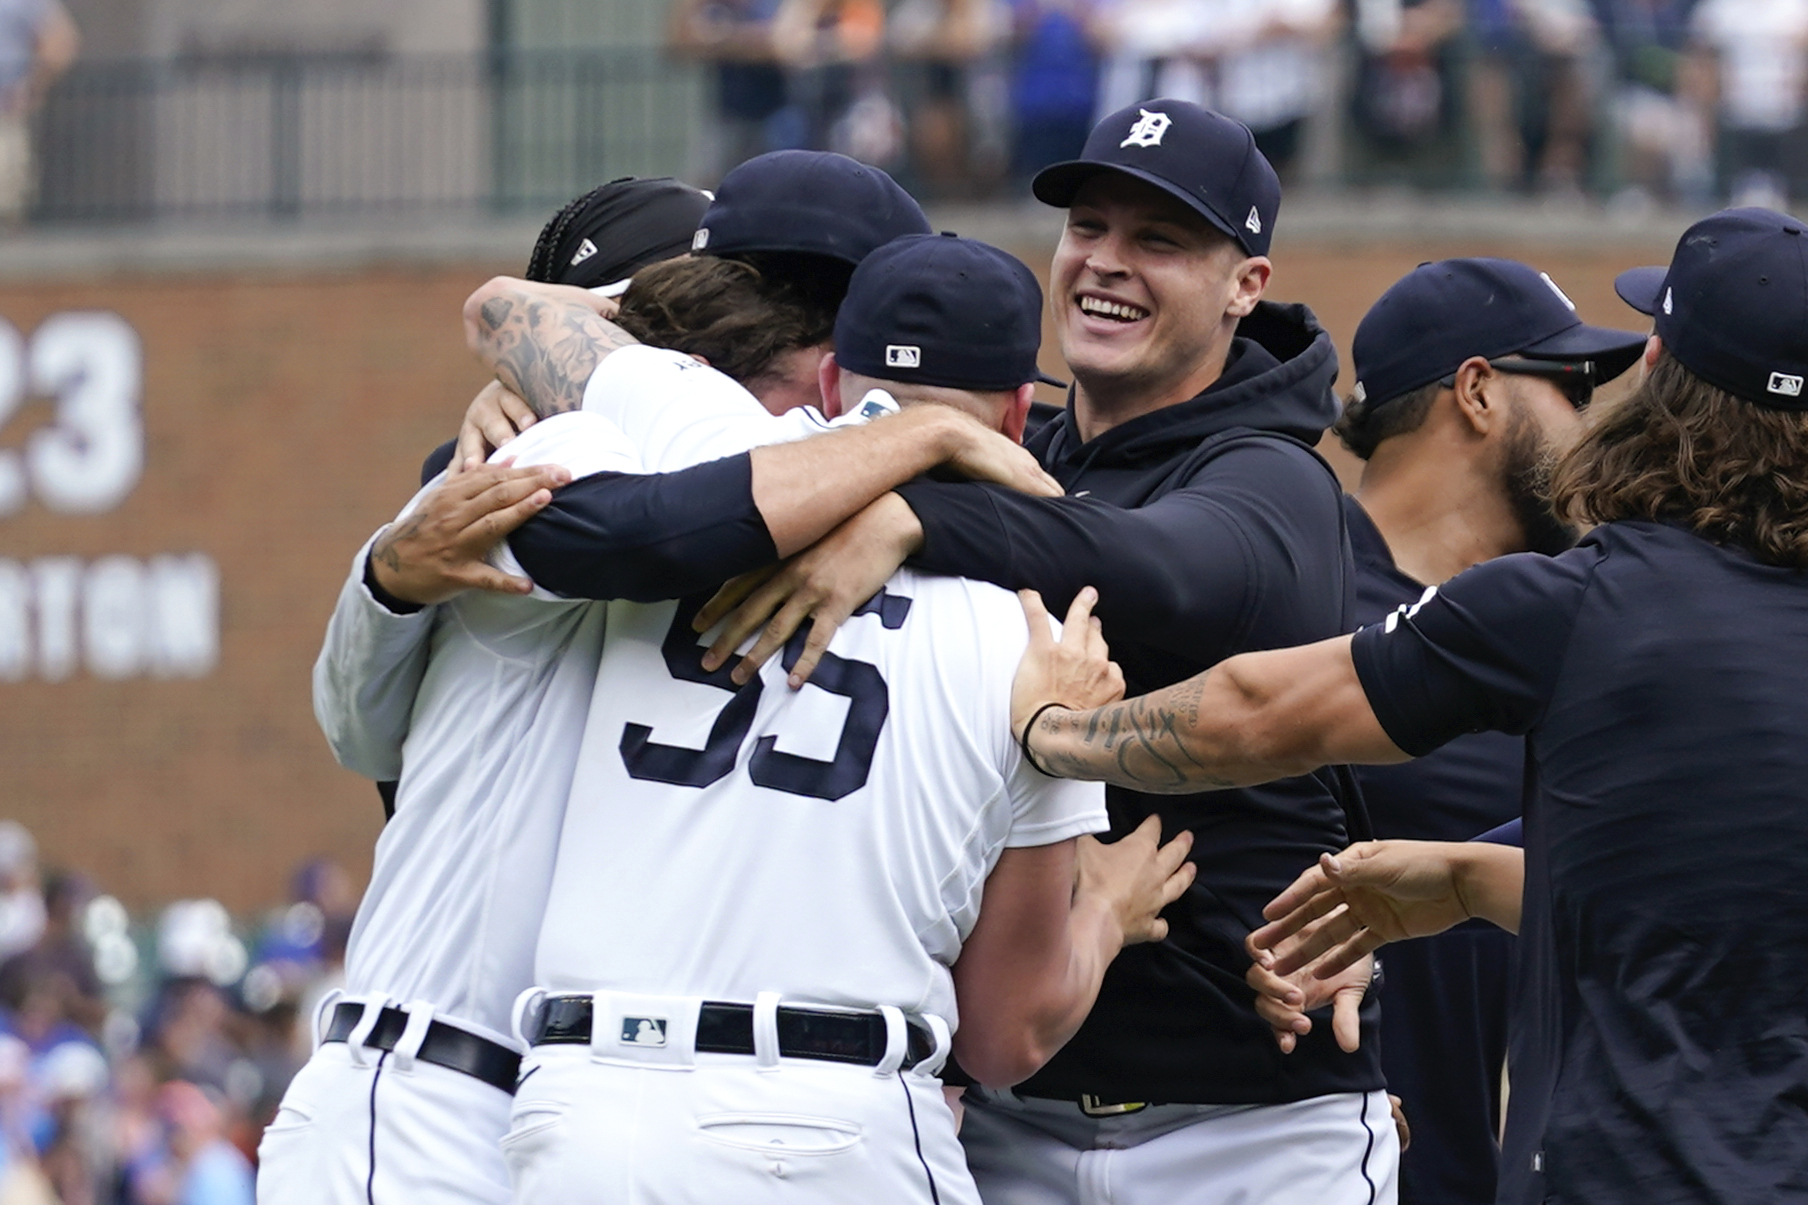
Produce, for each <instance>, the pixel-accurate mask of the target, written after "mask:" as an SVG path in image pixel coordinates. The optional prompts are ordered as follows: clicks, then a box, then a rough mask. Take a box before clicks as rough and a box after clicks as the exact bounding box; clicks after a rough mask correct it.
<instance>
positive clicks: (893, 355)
mask: <svg viewBox="0 0 1808 1205" xmlns="http://www.w3.org/2000/svg"><path fill="white" fill-rule="evenodd" d="M885 366H886V367H887V368H921V367H922V366H923V349H922V348H920V347H913V346H911V345H909V344H905V343H887V344H886V345H885Z"/></svg>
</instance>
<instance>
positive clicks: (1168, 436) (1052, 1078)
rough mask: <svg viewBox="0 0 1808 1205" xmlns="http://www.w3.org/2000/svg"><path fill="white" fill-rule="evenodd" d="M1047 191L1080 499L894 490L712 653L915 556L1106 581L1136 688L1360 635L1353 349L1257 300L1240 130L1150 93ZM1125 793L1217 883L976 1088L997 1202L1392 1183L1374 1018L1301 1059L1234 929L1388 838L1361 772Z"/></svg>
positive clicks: (1059, 600) (1051, 452) (1253, 162)
mask: <svg viewBox="0 0 1808 1205" xmlns="http://www.w3.org/2000/svg"><path fill="white" fill-rule="evenodd" d="M1035 191H1036V195H1037V196H1038V197H1039V198H1040V199H1042V200H1043V201H1045V202H1047V203H1048V204H1051V205H1057V206H1063V207H1066V208H1067V209H1068V220H1067V226H1066V229H1065V231H1064V232H1063V234H1062V238H1061V243H1060V246H1059V248H1058V249H1057V251H1056V253H1055V259H1054V264H1053V267H1052V269H1051V272H1050V302H1051V306H1052V308H1053V314H1054V320H1055V331H1056V333H1057V335H1058V337H1059V339H1060V344H1061V351H1062V354H1063V355H1064V356H1065V357H1066V359H1067V362H1068V364H1069V366H1070V367H1071V368H1072V371H1073V377H1074V381H1075V384H1074V389H1073V393H1072V395H1071V398H1070V400H1069V404H1068V408H1067V410H1066V411H1065V412H1064V413H1063V414H1062V415H1061V416H1060V417H1058V418H1057V419H1055V420H1054V421H1052V422H1050V423H1048V424H1047V425H1046V426H1044V427H1043V428H1042V429H1041V430H1040V431H1038V432H1037V433H1036V434H1035V435H1034V436H1032V437H1031V439H1030V441H1029V444H1028V446H1029V447H1030V448H1031V450H1032V451H1034V452H1035V453H1036V454H1037V455H1038V457H1039V458H1040V459H1041V461H1042V463H1043V466H1044V467H1045V468H1046V469H1047V470H1048V471H1049V472H1050V473H1051V474H1053V475H1054V476H1055V477H1056V478H1057V479H1058V480H1059V481H1060V482H1061V483H1062V485H1063V486H1065V487H1066V489H1067V491H1068V496H1067V497H1062V498H1045V499H1023V498H1016V497H1012V496H1010V495H1008V494H1007V493H1006V492H1004V491H998V490H991V489H987V488H984V487H972V486H966V485H959V484H953V483H942V482H919V483H914V484H911V485H907V486H904V487H901V488H900V489H899V490H898V491H897V492H896V493H895V494H890V495H886V496H885V497H883V498H881V499H880V500H879V501H878V502H876V503H874V504H873V506H872V507H870V508H869V509H868V510H867V511H865V512H863V513H862V515H861V516H859V517H857V518H856V519H855V520H852V521H850V522H849V523H848V524H845V525H844V526H843V527H842V528H841V529H840V530H839V531H838V532H837V533H836V534H835V535H834V536H831V537H830V538H829V539H828V540H826V541H824V543H823V544H822V545H819V547H818V548H817V549H816V550H813V551H812V552H810V553H807V554H805V556H804V557H802V558H799V559H798V560H796V561H794V562H793V563H792V565H791V566H789V567H788V568H787V569H786V570H784V571H783V572H781V573H780V574H779V575H778V576H777V577H776V578H774V579H773V580H772V581H771V582H770V583H768V584H767V585H766V586H763V587H761V588H760V589H759V590H756V591H755V592H754V593H753V594H752V596H751V597H750V598H749V599H748V602H747V604H746V605H745V607H744V608H743V610H742V612H741V614H740V615H739V616H737V617H736V619H735V620H733V621H731V623H730V625H729V629H728V632H727V634H725V635H724V637H723V638H722V639H721V640H719V641H718V642H717V644H716V646H715V650H714V653H713V654H712V656H726V655H727V654H728V653H729V652H730V651H732V649H733V648H734V647H736V645H737V643H738V641H739V640H741V639H742V638H743V637H744V636H745V635H748V634H751V633H752V632H753V631H754V630H755V629H756V628H758V627H759V625H760V624H762V623H764V622H765V620H766V618H767V616H769V615H770V614H771V613H772V611H773V609H774V608H775V607H780V606H781V605H782V608H783V611H784V615H783V617H782V619H781V622H780V623H778V624H777V625H775V626H773V627H770V628H768V630H767V634H766V635H765V636H762V637H761V639H760V641H759V643H758V644H756V646H755V647H754V649H753V650H752V651H751V653H750V657H751V658H752V659H755V660H757V659H759V658H760V657H761V656H763V655H766V654H767V652H768V650H770V649H771V648H774V647H778V646H782V645H783V643H784V640H785V638H786V637H787V636H788V634H789V632H788V630H786V629H787V628H788V627H794V626H795V620H796V617H798V616H800V615H804V614H811V613H813V614H815V615H816V616H817V618H818V620H819V622H818V624H817V626H816V629H815V630H814V631H813V632H812V635H811V638H810V640H811V643H810V646H809V647H810V648H811V649H816V648H820V647H821V642H822V641H823V640H826V633H827V631H828V630H832V626H833V621H836V620H838V619H839V618H841V617H844V616H846V615H847V614H848V612H849V611H851V610H852V609H853V608H855V607H858V606H859V605H860V604H861V603H862V602H863V601H864V600H865V599H866V598H868V597H870V596H871V594H872V593H873V591H874V590H875V589H876V588H877V587H878V586H879V584H880V583H882V582H883V581H885V580H886V578H887V577H888V576H889V575H890V574H891V573H892V572H893V571H894V570H895V568H896V567H897V563H898V561H899V560H901V559H903V558H904V557H905V556H910V557H911V558H912V561H911V563H912V564H914V565H917V566H919V567H921V568H925V569H930V570H933V571H936V572H942V573H951V574H957V575H960V576H964V577H971V578H979V579H982V580H986V581H991V582H995V583H997V584H999V585H1003V586H1009V587H1012V588H1023V587H1029V588H1034V589H1037V590H1040V591H1041V592H1042V593H1043V595H1044V597H1046V598H1047V599H1048V600H1049V602H1050V604H1051V605H1057V606H1065V605H1067V603H1068V601H1070V600H1071V599H1072V598H1073V597H1074V596H1075V595H1076V594H1077V593H1078V592H1079V591H1080V590H1081V588H1082V587H1084V586H1087V585H1096V586H1097V587H1098V588H1099V596H1100V597H1099V606H1098V614H1099V616H1100V617H1101V618H1102V620H1103V623H1104V632H1105V636H1106V638H1107V639H1108V640H1109V641H1110V643H1111V647H1112V650H1113V652H1114V654H1115V655H1116V657H1117V658H1118V660H1119V662H1120V663H1121V664H1122V666H1123V669H1124V675H1125V678H1126V680H1127V681H1128V683H1129V689H1130V691H1131V692H1133V693H1134V692H1138V691H1140V690H1143V689H1147V688H1152V687H1155V686H1158V685H1163V684H1169V683H1173V682H1176V681H1178V680H1180V679H1181V678H1183V677H1185V676H1186V675H1188V674H1189V673H1196V672H1198V671H1201V670H1204V669H1206V668H1208V667H1210V666H1212V665H1215V664H1216V663H1217V662H1219V661H1221V660H1223V659H1224V658H1226V657H1228V656H1230V655H1232V654H1234V653H1236V652H1239V651H1241V650H1246V649H1265V648H1274V647H1279V646H1283V645H1287V644H1291V643H1294V642H1296V641H1306V640H1319V639H1324V638H1326V637H1329V636H1332V635H1335V634H1338V633H1340V632H1344V631H1348V630H1349V628H1348V627H1347V626H1346V625H1347V623H1348V621H1349V618H1350V608H1351V605H1352V601H1353V600H1352V594H1351V580H1352V579H1351V569H1350V553H1349V543H1348V538H1347V535H1346V532H1345V526H1344V514H1343V510H1342V505H1341V502H1340V498H1341V493H1340V490H1339V489H1338V485H1337V480H1336V478H1335V477H1334V476H1333V475H1332V473H1331V471H1330V469H1329V468H1328V467H1327V466H1326V465H1325V463H1324V462H1323V461H1322V460H1320V459H1319V458H1318V456H1317V455H1316V454H1315V453H1314V452H1313V451H1312V444H1313V443H1314V442H1315V441H1317V439H1318V438H1319V436H1320V435H1321V434H1322V433H1323V431H1324V429H1325V428H1326V427H1327V426H1328V425H1329V424H1330V423H1331V421H1332V420H1333V419H1334V418H1336V417H1337V412H1338V407H1337V403H1336V400H1335V398H1334V397H1333V396H1332V393H1331V382H1332V380H1333V379H1334V378H1335V376H1336V375H1337V358H1336V354H1335V352H1334V351H1333V350H1332V347H1331V341H1330V338H1329V337H1328V336H1327V335H1326V334H1325V333H1324V332H1323V331H1322V330H1321V329H1320V328H1319V326H1318V323H1317V321H1316V320H1315V319H1314V318H1313V317H1312V315H1311V313H1310V312H1309V311H1307V310H1306V309H1305V308H1304V307H1303V306H1297V305H1277V304H1274V303H1271V302H1266V301H1263V300H1262V294H1263V292H1264V290H1265V289H1266V287H1267V284H1268V279H1269V274H1270V264H1269V261H1268V258H1267V252H1268V247H1269V239H1270V237H1271V234H1272V231H1273V229H1274V222H1275V215H1276V210H1277V209H1278V207H1279V203H1280V186H1279V183H1278V182H1277V180H1276V179H1275V175H1274V171H1273V169H1272V168H1271V167H1270V166H1269V165H1268V163H1267V161H1266V160H1265V159H1263V157H1262V155H1261V153H1260V152H1259V151H1258V150H1257V149H1256V147H1255V143H1254V140H1253V139H1252V138H1251V136H1250V134H1249V131H1248V130H1246V129H1244V128H1243V127H1242V126H1241V125H1238V124H1237V123H1236V122H1233V121H1230V120H1229V119H1227V118H1224V117H1221V116H1219V115H1217V114H1215V113H1211V112H1208V111H1206V110H1204V109H1201V108H1199V107H1197V106H1195V105H1191V104H1187V103H1185V102H1182V101H1174V100H1152V101H1145V102H1143V103H1142V104H1140V105H1133V106H1131V107H1130V108H1128V109H1125V110H1123V111H1121V112H1119V113H1115V114H1113V115H1111V116H1109V117H1107V118H1105V119H1104V120H1103V121H1102V122H1100V123H1099V125H1098V126H1097V128H1095V129H1094V131H1093V133H1092V136H1091V137H1090V138H1089V139H1088V141H1087V144H1086V148H1085V151H1084V157H1083V158H1081V159H1080V160H1077V161H1074V162H1071V163H1062V164H1057V165H1055V166H1053V167H1050V168H1048V169H1047V170H1045V171H1044V172H1042V173H1041V175H1039V176H1038V177H1037V178H1036V182H1035ZM780 632H783V633H784V634H783V635H780V634H779V633H780ZM812 657H813V654H812V653H810V652H806V653H805V654H804V656H803V657H802V658H800V659H799V660H798V662H797V665H796V667H795V669H794V671H793V680H794V681H795V679H796V677H797V676H799V674H800V672H807V670H808V668H809V665H808V662H809V661H810V660H811V659H812ZM745 669H746V666H743V667H742V671H744V670H745ZM737 672H741V671H737ZM1107 803H1108V806H1109V810H1110V816H1111V823H1112V831H1113V832H1114V833H1117V834H1119V835H1122V834H1125V833H1128V832H1130V831H1132V830H1133V829H1135V827H1136V826H1137V824H1139V823H1140V822H1141V821H1142V820H1144V819H1145V818H1146V817H1148V816H1150V815H1151V814H1158V815H1159V816H1160V817H1161V819H1162V825H1163V828H1164V830H1165V831H1167V832H1169V833H1173V832H1176V831H1179V830H1181V829H1191V830H1193V831H1194V832H1196V833H1197V834H1198V835H1199V840H1198V842H1197V844H1196V845H1195V847H1194V850H1193V855H1192V856H1193V860H1194V861H1195V862H1196V863H1197V864H1198V868H1199V872H1198V879H1197V881H1196V882H1195V884H1194V886H1193V887H1192V889H1191V890H1190V891H1189V892H1188V893H1187V894H1186V895H1185V896H1184V897H1183V898H1182V899H1181V900H1180V901H1179V902H1177V903H1176V904H1174V905H1173V906H1171V907H1170V908H1169V909H1168V910H1167V912H1166V914H1165V915H1166V916H1167V917H1168V919H1169V921H1170V924H1171V930H1170V938H1169V940H1168V941H1167V942H1164V943H1162V944H1160V945H1158V946H1155V945H1152V946H1140V947H1137V948H1136V949H1134V950H1130V951H1126V953H1125V954H1124V955H1123V956H1121V957H1120V958H1119V959H1118V960H1117V962H1116V963H1115V964H1113V966H1112V969H1111V971H1110V972H1109V973H1108V974H1107V975H1106V977H1105V983H1104V987H1103V989H1102V991H1101V992H1100V994H1099V999H1098V1004H1097V1005H1096V1006H1095V1008H1094V1010H1093V1013H1092V1015H1091V1016H1090V1017H1089V1018H1088V1020H1087V1022H1086V1024H1085V1025H1084V1026H1082V1027H1081V1029H1080V1031H1079V1033H1078V1034H1077V1035H1076V1036H1075V1037H1074V1039H1073V1040H1072V1041H1071V1042H1070V1043H1069V1044H1068V1045H1067V1047H1066V1048H1065V1049H1063V1050H1062V1051H1061V1053H1060V1054H1058V1055H1057V1056H1056V1057H1055V1058H1054V1060H1053V1061H1052V1062H1050V1063H1049V1065H1048V1066H1047V1068H1045V1069H1044V1070H1043V1071H1042V1072H1041V1073H1039V1074H1037V1075H1036V1076H1034V1077H1032V1078H1031V1079H1029V1080H1027V1081H1025V1082H1024V1083H1022V1084H1019V1085H1017V1087H1016V1088H1015V1089H1014V1090H1013V1091H1009V1092H1004V1091H996V1092H994V1091H986V1090H984V1089H979V1090H976V1091H974V1092H972V1093H971V1094H970V1095H969V1099H970V1100H971V1101H972V1102H973V1107H972V1108H970V1109H969V1111H968V1117H967V1122H966V1128H965V1130H964V1131H963V1141H965V1143H966V1146H967V1152H968V1159H969V1163H970V1164H971V1166H972V1169H973V1173H974V1177H975V1179H976V1180H977V1182H978V1184H979V1188H980V1193H981V1195H982V1196H983V1197H984V1198H985V1199H986V1200H987V1201H988V1203H989V1205H1006V1203H1008V1205H1058V1203H1072V1205H1079V1203H1080V1202H1094V1201H1098V1200H1101V1199H1103V1198H1102V1196H1101V1193H1102V1192H1103V1191H1105V1190H1104V1188H1102V1187H1101V1186H1105V1185H1108V1186H1109V1192H1110V1194H1111V1195H1110V1199H1111V1200H1113V1201H1116V1202H1120V1203H1124V1205H1141V1203H1142V1202H1161V1203H1162V1205H1175V1203H1181V1205H1185V1203H1190V1202H1199V1203H1205V1202H1213V1203H1220V1202H1224V1201H1229V1200H1250V1201H1262V1202H1264V1203H1265V1205H1276V1203H1283V1202H1296V1201H1297V1202H1311V1203H1312V1205H1322V1203H1323V1202H1329V1201H1371V1202H1372V1201H1392V1200H1393V1199H1394V1177H1395V1172H1396V1168H1397V1165H1398V1159H1399V1147H1398V1140H1397V1138H1396V1136H1395V1133H1394V1129H1393V1126H1392V1124H1391V1122H1390V1120H1389V1110H1388V1104H1387V1101H1386V1098H1385V1096H1384V1095H1383V1094H1382V1092H1381V1087H1382V1076H1381V1070H1380V1066H1379V1063H1378V1061H1377V1058H1376V1055H1375V1053H1374V1047H1375V1043H1374V1042H1373V1041H1372V1037H1370V1040H1365V1041H1364V1042H1363V1043H1362V1047H1361V1049H1360V1050H1358V1051H1355V1052H1353V1053H1346V1050H1347V1049H1349V1048H1352V1047H1354V1045H1355V1039H1356V1037H1357V1034H1358V1031H1359V1028H1360V1029H1361V1030H1362V1031H1365V1036H1366V1031H1368V1030H1369V1029H1370V1028H1371V1026H1372V1023H1373V1018H1372V1017H1369V1016H1365V1017H1364V1018H1363V1019H1362V1021H1361V1024H1360V1026H1359V1023H1358V1016H1357V1004H1358V1002H1359V1001H1360V999H1361V994H1362V993H1361V987H1362V985H1361V984H1360V983H1352V984H1349V985H1347V987H1346V989H1345V990H1344V992H1343V994H1342V995H1341V996H1340V998H1339V1005H1340V1009H1339V1012H1340V1014H1341V1015H1340V1017H1339V1018H1338V1022H1339V1023H1338V1024H1337V1025H1336V1026H1333V1025H1330V1024H1322V1025H1318V1026H1315V1027H1314V1028H1313V1031H1312V1032H1311V1033H1310V1034H1308V1035H1306V1036H1304V1037H1303V1038H1302V1039H1301V1040H1300V1041H1299V1043H1298V1048H1297V1049H1296V1050H1294V1051H1293V1053H1291V1054H1283V1053H1282V1052H1281V1051H1280V1049H1279V1048H1278V1047H1277V1045H1276V1043H1275V1041H1274V1040H1273V1038H1272V1037H1271V1036H1270V1034H1269V1031H1268V1028H1267V1026H1266V1025H1265V1024H1264V1023H1263V1022H1261V1021H1260V1020H1259V1019H1258V1017H1257V1016H1256V1014H1255V1012H1254V1011H1253V996H1252V994H1251V992H1250V991H1249V989H1248V988H1247V987H1246V986H1245V985H1244V984H1243V982H1242V977H1243V974H1244V971H1245V969H1246V968H1247V967H1248V965H1249V959H1248V957H1247V955H1246V954H1245V953H1244V952H1243V950H1242V948H1241V943H1242V940H1243V937H1244V936H1245V935H1246V934H1247V933H1248V932H1249V931H1250V930H1251V929H1252V928H1255V927H1256V926H1258V925H1260V924H1261V923H1262V921H1261V909H1262V906H1263V905H1264V904H1265V903H1266V902H1267V901H1268V899H1269V898H1271V897H1272V896H1273V895H1274V894H1275V893H1276V892H1277V891H1279V890H1280V889H1281V888H1283V887H1285V886H1286V884H1287V883H1289V882H1291V881H1292V877H1293V875H1294V874H1295V873H1297V869H1298V866H1297V865H1295V864H1294V859H1297V858H1298V857H1299V856H1300V855H1301V854H1302V853H1305V852H1306V851H1312V853H1310V854H1308V855H1307V858H1306V860H1307V861H1308V862H1309V861H1310V860H1311V858H1312V857H1314V856H1316V854H1317V852H1319V851H1326V852H1329V851H1333V850H1335V849H1337V848H1341V846H1340V842H1342V841H1343V840H1344V839H1345V835H1346V834H1356V833H1361V832H1366V831H1367V823H1366V819H1365V818H1364V817H1363V816H1362V814H1361V804H1360V796H1359V794H1358V792H1357V791H1356V789H1355V787H1354V783H1353V781H1352V779H1351V778H1350V777H1349V775H1348V773H1347V772H1346V771H1342V770H1319V771H1316V772H1314V773H1311V774H1307V775H1302V776H1300V777H1297V778H1291V779H1287V780H1284V781H1282V782H1278V783H1273V784H1269V785H1267V786H1263V787H1259V788H1254V789H1244V790H1236V791H1221V792H1213V793H1209V794H1198V795H1190V796H1167V797H1157V796H1153V795H1149V794H1144V793H1142V792H1139V791H1135V790H1127V789H1118V788H1113V789H1112V790H1111V791H1110V792H1109V793H1108V795H1107ZM1299 864H1300V865H1303V864H1305V863H1299ZM1334 1029H1335V1030H1336V1031H1337V1034H1338V1036H1339V1037H1340V1038H1341V1039H1342V1042H1341V1045H1342V1046H1343V1047H1344V1048H1343V1049H1340V1043H1339V1041H1336V1040H1334V1039H1333V1030H1334Z"/></svg>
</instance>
